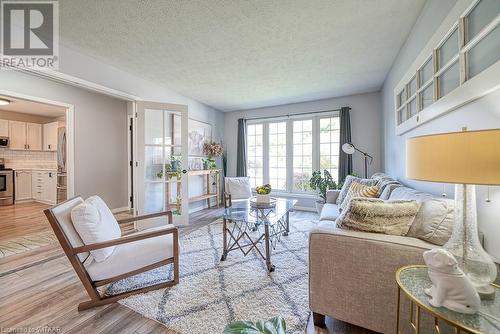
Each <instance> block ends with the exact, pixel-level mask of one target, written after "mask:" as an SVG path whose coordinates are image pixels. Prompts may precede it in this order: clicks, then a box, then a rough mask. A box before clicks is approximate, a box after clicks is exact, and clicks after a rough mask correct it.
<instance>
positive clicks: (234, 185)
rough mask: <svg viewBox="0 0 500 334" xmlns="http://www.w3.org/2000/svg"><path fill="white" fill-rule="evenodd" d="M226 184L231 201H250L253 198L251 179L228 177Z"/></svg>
mask: <svg viewBox="0 0 500 334" xmlns="http://www.w3.org/2000/svg"><path fill="white" fill-rule="evenodd" d="M225 181H226V184H227V187H228V189H229V193H230V194H231V199H248V198H250V197H252V188H251V187H250V178H249V177H226V180H225Z"/></svg>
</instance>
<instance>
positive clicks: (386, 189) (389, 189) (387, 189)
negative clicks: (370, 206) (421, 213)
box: [378, 182, 403, 200]
mask: <svg viewBox="0 0 500 334" xmlns="http://www.w3.org/2000/svg"><path fill="white" fill-rule="evenodd" d="M402 186H403V185H402V184H401V183H399V182H398V183H391V184H387V185H385V187H384V190H381V191H380V195H379V196H378V198H380V199H383V200H388V199H389V197H390V196H391V193H392V191H393V190H394V189H396V188H398V187H402Z"/></svg>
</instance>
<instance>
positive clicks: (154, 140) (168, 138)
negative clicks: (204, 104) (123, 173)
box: [136, 102, 189, 229]
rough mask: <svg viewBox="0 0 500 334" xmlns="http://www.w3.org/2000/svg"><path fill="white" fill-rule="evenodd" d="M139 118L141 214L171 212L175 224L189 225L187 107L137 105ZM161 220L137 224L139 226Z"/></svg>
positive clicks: (159, 223) (139, 199) (146, 103)
mask: <svg viewBox="0 0 500 334" xmlns="http://www.w3.org/2000/svg"><path fill="white" fill-rule="evenodd" d="M137 115H138V122H137V144H138V145H137V146H138V149H137V155H138V156H137V159H136V160H137V162H138V186H137V191H138V193H137V198H138V206H137V207H138V211H139V212H138V213H139V214H148V213H155V212H160V211H164V210H171V211H172V213H173V216H174V223H175V224H176V225H183V224H187V222H188V209H189V208H188V204H189V201H188V200H187V196H188V192H187V189H188V187H187V172H186V170H187V107H186V106H183V105H172V104H162V103H154V102H138V103H137ZM183 198H184V199H186V200H184V201H183ZM162 221H163V223H164V222H165V219H164V218H159V219H154V220H151V222H149V221H147V222H145V223H143V222H138V226H136V227H137V228H138V229H144V228H149V227H153V226H159V225H161V224H162Z"/></svg>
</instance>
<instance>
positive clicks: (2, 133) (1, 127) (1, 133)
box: [0, 119, 9, 137]
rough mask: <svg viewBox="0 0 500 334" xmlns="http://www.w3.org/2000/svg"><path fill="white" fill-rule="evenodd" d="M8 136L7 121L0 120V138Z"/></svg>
mask: <svg viewBox="0 0 500 334" xmlns="http://www.w3.org/2000/svg"><path fill="white" fill-rule="evenodd" d="M8 136H9V121H8V120H6V119H0V137H8Z"/></svg>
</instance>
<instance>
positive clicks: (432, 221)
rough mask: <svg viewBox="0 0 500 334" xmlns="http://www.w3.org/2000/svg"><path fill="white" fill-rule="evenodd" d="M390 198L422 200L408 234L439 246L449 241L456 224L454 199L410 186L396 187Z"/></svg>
mask: <svg viewBox="0 0 500 334" xmlns="http://www.w3.org/2000/svg"><path fill="white" fill-rule="evenodd" d="M390 199H406V200H408V199H414V200H417V201H419V202H421V206H420V210H419V211H418V213H417V216H416V217H415V220H414V221H413V224H412V226H411V227H410V230H409V231H408V234H407V235H408V236H410V237H415V238H419V239H422V240H425V241H427V242H430V243H432V244H435V245H439V246H442V245H444V244H445V243H446V242H447V241H448V239H449V238H450V236H451V233H452V231H453V224H454V202H453V201H452V200H450V199H445V198H437V197H433V196H432V195H431V194H428V193H424V192H420V191H417V190H415V189H411V188H408V187H399V188H396V189H394V190H393V191H392V193H391V196H390Z"/></svg>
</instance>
